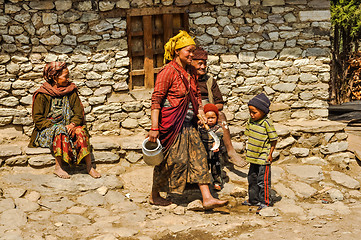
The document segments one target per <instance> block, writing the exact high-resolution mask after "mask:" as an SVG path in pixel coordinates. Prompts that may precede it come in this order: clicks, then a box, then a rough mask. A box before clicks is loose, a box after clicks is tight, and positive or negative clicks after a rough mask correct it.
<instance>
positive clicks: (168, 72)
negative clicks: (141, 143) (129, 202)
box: [148, 31, 228, 209]
mask: <svg viewBox="0 0 361 240" xmlns="http://www.w3.org/2000/svg"><path fill="white" fill-rule="evenodd" d="M195 48H196V46H195V42H194V41H193V39H192V38H191V37H190V36H189V34H188V33H187V32H185V31H180V33H179V34H177V35H176V36H175V37H173V38H171V39H170V40H169V42H168V43H167V44H166V45H165V46H164V49H165V54H164V59H165V61H170V62H169V63H168V64H167V65H166V66H164V68H162V70H161V71H160V72H159V73H158V75H157V80H156V82H155V87H154V92H153V95H152V107H151V109H152V110H151V122H152V128H151V130H150V131H149V134H148V136H149V140H150V141H152V142H155V141H156V140H157V139H158V138H159V139H160V141H161V142H162V145H163V147H164V149H165V151H164V156H165V157H164V160H163V162H162V163H161V164H160V165H158V166H156V167H154V172H153V187H152V193H151V195H150V199H149V200H150V203H151V204H154V205H162V206H166V205H169V204H171V202H170V201H169V200H168V199H165V198H163V197H161V196H160V194H159V192H167V193H176V194H182V193H183V191H184V189H185V187H186V184H187V183H195V184H198V186H199V188H200V191H201V193H202V198H203V207H204V208H205V209H211V208H215V207H220V206H224V205H226V204H227V203H228V201H225V200H219V199H216V198H214V197H213V196H212V195H211V193H210V190H209V184H210V180H211V179H210V174H209V172H208V166H207V153H206V150H205V148H204V146H203V143H202V140H201V138H200V135H199V132H198V130H197V128H196V127H195V126H197V118H196V115H197V114H198V112H199V113H200V114H202V115H204V113H203V107H202V102H201V97H200V92H199V88H198V85H197V81H196V75H195V74H196V72H195V69H194V68H193V67H192V65H191V62H192V57H193V51H194V50H195Z"/></svg>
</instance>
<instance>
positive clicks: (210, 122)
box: [206, 111, 218, 127]
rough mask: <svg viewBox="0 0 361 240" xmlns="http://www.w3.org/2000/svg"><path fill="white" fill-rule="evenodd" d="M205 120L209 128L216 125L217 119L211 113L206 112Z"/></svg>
mask: <svg viewBox="0 0 361 240" xmlns="http://www.w3.org/2000/svg"><path fill="white" fill-rule="evenodd" d="M206 118H207V124H208V126H210V127H213V126H214V125H216V124H217V121H218V118H217V114H216V113H215V112H213V111H208V112H207V113H206Z"/></svg>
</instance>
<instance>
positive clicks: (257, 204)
mask: <svg viewBox="0 0 361 240" xmlns="http://www.w3.org/2000/svg"><path fill="white" fill-rule="evenodd" d="M259 204H260V203H259V202H258V203H256V204H252V203H250V202H249V201H248V200H246V201H244V202H242V205H244V206H259Z"/></svg>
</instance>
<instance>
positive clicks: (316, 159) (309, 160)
mask: <svg viewBox="0 0 361 240" xmlns="http://www.w3.org/2000/svg"><path fill="white" fill-rule="evenodd" d="M301 161H302V163H303V164H311V165H322V166H324V165H327V161H326V160H324V159H322V158H320V157H308V158H302V159H301Z"/></svg>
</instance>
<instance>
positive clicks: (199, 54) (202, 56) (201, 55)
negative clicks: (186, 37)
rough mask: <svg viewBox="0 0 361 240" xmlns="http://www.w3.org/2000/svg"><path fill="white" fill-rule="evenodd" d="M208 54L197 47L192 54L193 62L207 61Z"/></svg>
mask: <svg viewBox="0 0 361 240" xmlns="http://www.w3.org/2000/svg"><path fill="white" fill-rule="evenodd" d="M207 58H208V53H207V51H206V50H204V49H203V48H201V47H197V48H196V50H194V52H193V60H207Z"/></svg>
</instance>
